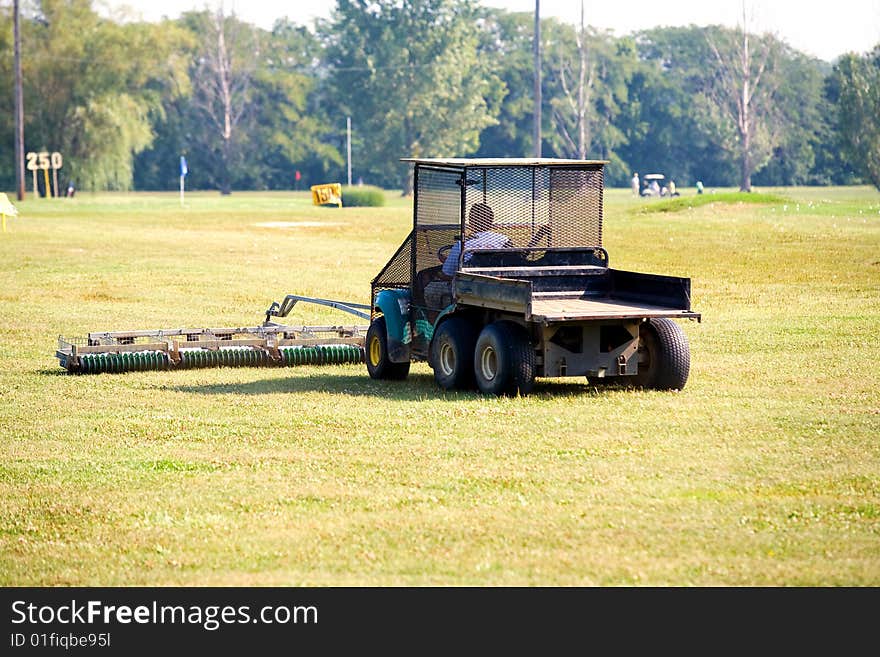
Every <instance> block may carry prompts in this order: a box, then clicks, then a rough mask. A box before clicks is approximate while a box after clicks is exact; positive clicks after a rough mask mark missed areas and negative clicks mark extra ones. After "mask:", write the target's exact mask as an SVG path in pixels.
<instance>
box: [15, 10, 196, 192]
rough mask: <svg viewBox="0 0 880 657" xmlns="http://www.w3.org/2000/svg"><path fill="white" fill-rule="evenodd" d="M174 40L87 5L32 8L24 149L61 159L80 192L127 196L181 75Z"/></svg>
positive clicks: (27, 22) (27, 20)
mask: <svg viewBox="0 0 880 657" xmlns="http://www.w3.org/2000/svg"><path fill="white" fill-rule="evenodd" d="M83 35H88V38H83ZM176 37H177V34H176V32H175V31H174V30H170V31H166V30H163V29H162V28H161V26H159V25H146V24H121V23H116V22H114V21H112V20H108V19H103V18H101V17H99V16H98V15H97V13H96V12H94V11H93V10H92V7H91V3H90V2H89V1H88V0H42V1H40V2H36V3H34V4H33V5H32V6H31V8H30V9H29V11H28V12H27V13H26V14H24V15H23V20H22V51H23V53H25V55H24V57H23V64H22V67H23V76H24V99H25V147H26V149H27V150H49V151H56V150H57V151H60V152H62V153H63V155H64V157H65V161H64V169H63V172H64V173H65V174H66V175H67V177H69V178H71V179H73V180H76V182H77V184H78V186H80V187H83V188H86V189H129V188H130V187H131V184H132V157H133V156H134V154H136V153H137V152H139V151H141V150H142V149H144V148H145V147H146V146H148V145H149V144H150V142H151V140H152V137H153V133H152V129H151V120H150V116H151V113H152V112H153V111H155V110H158V109H160V108H161V98H162V95H163V93H164V89H165V86H166V84H167V81H168V80H169V78H171V77H172V76H174V75H175V74H178V73H180V70H179V68H178V67H177V66H176V62H175V57H174V54H173V53H174V49H175V47H176ZM123 54H124V56H123Z"/></svg>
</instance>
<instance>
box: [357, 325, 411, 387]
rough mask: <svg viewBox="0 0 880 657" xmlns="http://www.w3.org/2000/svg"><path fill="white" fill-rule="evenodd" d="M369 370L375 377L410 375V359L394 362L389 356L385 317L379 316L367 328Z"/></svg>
mask: <svg viewBox="0 0 880 657" xmlns="http://www.w3.org/2000/svg"><path fill="white" fill-rule="evenodd" d="M365 349H366V352H367V353H366V354H365V355H366V358H365V360H366V361H367V371H368V372H369V373H370V377H372V378H374V379H386V380H392V381H400V380H403V379H405V378H406V377H407V375H409V361H407V362H405V363H393V362H391V360H390V359H389V358H388V329H387V328H386V326H385V318H384V317H377V318H376V319H374V320H373V321H372V322H371V323H370V328H369V329H367V339H366V344H365Z"/></svg>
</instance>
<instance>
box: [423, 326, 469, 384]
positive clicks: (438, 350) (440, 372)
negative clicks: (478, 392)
mask: <svg viewBox="0 0 880 657" xmlns="http://www.w3.org/2000/svg"><path fill="white" fill-rule="evenodd" d="M476 342H477V331H476V328H475V327H474V325H473V324H472V323H471V322H469V321H467V320H466V319H464V318H463V317H451V318H449V319H447V320H446V321H445V322H443V323H442V324H440V326H439V327H438V328H437V332H436V333H435V334H434V339H433V341H432V342H431V366H432V367H433V368H434V380H435V381H436V382H437V385H439V386H440V387H441V388H443V389H444V390H453V389H456V388H457V389H468V388H473V386H474V345H475V344H476Z"/></svg>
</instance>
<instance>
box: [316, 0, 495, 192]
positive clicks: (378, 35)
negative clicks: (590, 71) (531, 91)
mask: <svg viewBox="0 0 880 657" xmlns="http://www.w3.org/2000/svg"><path fill="white" fill-rule="evenodd" d="M477 18H478V11H477V9H476V7H475V4H474V3H473V2H472V1H471V0H339V2H338V4H337V7H336V10H335V12H334V14H333V18H332V20H331V21H330V22H329V23H325V24H323V26H322V28H321V33H322V37H323V39H324V40H325V43H326V46H327V51H326V63H327V65H328V66H329V69H330V71H329V75H330V81H331V84H332V85H333V88H334V89H335V91H336V93H337V94H338V95H339V104H338V114H339V115H342V116H345V115H350V116H352V117H353V121H354V122H355V123H356V124H357V125H359V126H362V127H361V132H362V134H366V135H369V147H368V148H365V149H364V150H363V151H361V152H359V153H358V158H359V160H361V161H363V162H364V167H365V168H366V170H367V171H368V173H369V175H370V176H371V177H372V181H373V182H378V183H380V184H383V185H399V186H400V187H402V188H403V191H404V194H408V193H409V192H410V191H411V181H410V180H409V176H408V170H409V167H403V166H401V165H400V163H399V162H398V160H399V158H401V157H431V156H434V157H437V156H450V155H465V154H468V153H473V152H475V151H476V150H477V148H478V146H479V137H480V132H481V131H482V130H483V129H484V128H486V127H487V126H489V125H492V124H494V123H495V122H496V121H497V119H496V118H495V117H496V116H497V114H498V109H499V108H498V106H499V102H500V97H501V95H502V94H503V86H502V84H501V81H500V80H499V79H498V77H497V76H496V75H495V74H494V73H493V72H492V70H491V66H490V64H489V62H487V61H485V60H483V59H481V58H480V57H478V47H479V32H478V27H477V22H476V19H477Z"/></svg>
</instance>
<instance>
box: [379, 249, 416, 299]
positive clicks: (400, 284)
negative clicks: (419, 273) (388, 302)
mask: <svg viewBox="0 0 880 657" xmlns="http://www.w3.org/2000/svg"><path fill="white" fill-rule="evenodd" d="M412 243H413V233H412V232H410V234H409V235H408V236H407V238H406V239H405V240H404V242H403V244H401V245H400V248H398V249H397V252H396V253H395V254H394V255H393V256H392V257H391V260H389V261H388V264H386V265H385V267H384V268H383V269H382V271H380V272H379V275H378V276H376V278H374V279H373V282H372V298H373V303H375V301H376V294H377V293H378V292H379V290H389V289H408V288H409V286H410V282H411V280H412Z"/></svg>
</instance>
